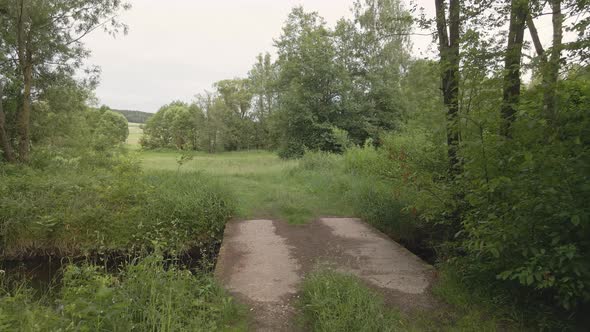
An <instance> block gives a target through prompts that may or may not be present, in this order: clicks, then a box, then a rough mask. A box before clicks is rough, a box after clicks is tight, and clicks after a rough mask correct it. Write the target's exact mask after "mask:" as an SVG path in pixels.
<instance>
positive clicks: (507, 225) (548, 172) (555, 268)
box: [464, 77, 590, 309]
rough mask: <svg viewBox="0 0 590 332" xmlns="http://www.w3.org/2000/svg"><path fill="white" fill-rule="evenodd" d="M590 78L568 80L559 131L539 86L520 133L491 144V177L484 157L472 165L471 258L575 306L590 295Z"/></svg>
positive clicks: (467, 220)
mask: <svg viewBox="0 0 590 332" xmlns="http://www.w3.org/2000/svg"><path fill="white" fill-rule="evenodd" d="M588 82H589V81H588V79H587V78H584V77H581V78H579V79H578V80H567V81H564V82H562V83H560V85H561V86H560V89H559V90H558V91H559V96H560V104H561V109H562V111H561V114H560V119H559V121H560V124H559V127H558V128H559V130H558V131H555V129H554V128H551V127H549V126H547V124H546V122H545V121H543V120H541V121H540V119H539V115H540V114H539V113H538V112H539V110H540V109H541V106H540V105H538V102H537V100H538V99H537V97H536V96H537V94H536V91H535V89H533V90H531V91H530V92H529V93H530V95H529V94H527V95H525V97H526V98H527V102H526V104H525V106H523V107H522V112H523V113H524V115H525V116H523V118H522V120H520V121H519V122H517V123H516V124H515V126H516V127H517V128H518V131H517V132H518V136H516V137H515V138H514V140H512V141H509V142H503V143H502V142H501V143H500V144H498V145H497V146H494V145H491V144H489V145H487V146H486V148H487V149H498V150H499V153H498V154H500V156H499V157H498V158H497V159H495V160H493V161H488V162H487V164H485V165H484V166H485V167H486V168H487V169H488V171H487V174H488V177H487V178H485V177H484V178H481V175H479V174H477V168H480V167H481V163H482V161H481V160H474V159H469V163H468V164H467V166H466V167H468V168H467V169H468V170H471V169H472V168H475V170H474V171H473V173H475V174H473V175H471V174H468V176H467V177H466V179H465V180H466V181H465V183H466V185H467V186H469V190H468V191H467V195H466V200H467V202H468V203H469V205H470V209H469V210H468V213H467V214H466V216H465V220H464V227H465V231H466V232H467V234H468V237H467V239H466V240H465V242H464V246H465V248H466V249H467V250H468V252H469V253H471V254H472V255H473V257H472V260H470V262H469V264H475V265H474V268H476V269H481V270H482V271H486V272H491V273H494V274H496V275H497V276H498V278H500V279H502V280H506V282H507V284H510V283H512V282H516V283H518V284H520V285H522V286H523V287H525V288H531V289H536V290H538V291H539V293H538V294H539V295H541V294H546V295H552V296H554V297H555V300H556V301H557V302H558V303H559V304H560V305H562V306H563V307H564V308H567V309H570V308H573V307H575V306H576V305H578V304H580V303H582V302H585V301H589V300H590V264H589V263H588V259H587V258H588V257H589V255H590V241H589V240H588V239H589V235H590V233H589V232H590V227H589V226H588V225H589V223H588V221H589V220H590V210H589V209H588V206H587V204H586V198H587V197H590V188H589V187H588V185H587V183H588V174H590V173H589V169H588V164H589V162H590V153H589V149H588V146H589V143H590V142H588V141H587V140H586V139H585V138H584V137H588V129H587V128H588V121H590V118H589V117H588V115H587V114H584V113H583V112H581V110H582V109H587V108H588V107H590V103H589V100H588V98H587V97H582V96H587V95H588V94H589V93H590V89H589V87H590V85H589V84H588ZM529 98H530V99H529ZM492 142H493V141H492ZM484 162H485V161H484ZM477 175H479V177H478V176H477ZM475 261H477V262H475ZM475 273H476V272H475Z"/></svg>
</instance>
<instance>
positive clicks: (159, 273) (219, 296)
mask: <svg viewBox="0 0 590 332" xmlns="http://www.w3.org/2000/svg"><path fill="white" fill-rule="evenodd" d="M1 290H2V292H3V296H2V297H0V330H2V331H162V332H165V331H223V330H242V329H244V325H243V322H244V321H243V318H244V316H243V312H242V310H241V309H240V307H239V306H238V305H237V304H236V303H234V301H233V300H232V298H231V297H229V296H228V295H227V294H226V293H225V291H223V289H222V288H221V287H219V286H218V285H217V284H216V283H215V282H214V281H213V279H212V278H211V277H210V276H209V275H204V274H196V275H195V274H193V273H192V272H190V271H189V270H184V269H182V268H178V267H177V266H175V265H170V264H167V262H166V261H165V260H164V259H163V258H162V256H159V255H151V256H148V257H146V258H144V259H140V260H136V261H133V262H130V263H129V264H128V265H127V266H126V267H125V268H124V269H123V270H122V271H121V272H120V273H119V274H109V273H107V272H105V271H104V268H103V267H97V266H94V265H69V266H67V267H66V268H65V271H64V277H63V286H62V287H61V290H59V291H56V293H55V294H49V295H50V298H52V299H53V300H52V301H49V300H48V299H49V297H46V298H44V299H36V297H35V296H34V294H33V292H32V291H31V290H30V289H28V288H26V287H22V286H21V287H16V288H15V287H1ZM52 303H56V305H52Z"/></svg>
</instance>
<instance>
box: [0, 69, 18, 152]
mask: <svg viewBox="0 0 590 332" xmlns="http://www.w3.org/2000/svg"><path fill="white" fill-rule="evenodd" d="M3 103H4V82H2V80H1V79H0V149H1V151H2V154H3V156H4V159H5V160H6V161H8V162H14V161H15V158H14V153H13V152H12V146H11V144H10V138H9V137H8V133H7V131H6V116H5V115H4V108H3Z"/></svg>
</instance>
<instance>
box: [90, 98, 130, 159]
mask: <svg viewBox="0 0 590 332" xmlns="http://www.w3.org/2000/svg"><path fill="white" fill-rule="evenodd" d="M96 112H97V114H96V115H97V116H91V117H90V118H91V121H92V122H94V123H91V125H92V126H93V127H94V130H93V132H94V138H93V141H94V147H95V148H96V149H97V150H99V151H104V150H107V149H109V148H112V147H114V146H117V145H120V144H123V143H125V141H126V140H127V137H128V136H129V123H128V122H127V119H126V118H125V117H124V116H123V115H122V114H120V113H116V112H113V111H112V110H110V109H109V108H108V107H106V106H103V107H101V108H100V109H99V110H98V111H96Z"/></svg>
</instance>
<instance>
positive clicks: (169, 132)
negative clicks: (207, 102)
mask: <svg viewBox="0 0 590 332" xmlns="http://www.w3.org/2000/svg"><path fill="white" fill-rule="evenodd" d="M204 123H205V115H204V114H203V111H202V110H201V109H200V108H199V107H198V106H197V105H194V104H193V105H187V104H185V103H182V102H173V103H171V104H169V105H166V106H163V107H161V108H160V110H159V111H158V112H157V113H156V114H155V115H154V116H153V117H151V118H150V119H149V120H148V121H147V123H146V125H145V127H144V135H143V137H142V138H141V139H140V144H141V145H142V147H144V148H147V149H155V148H176V149H179V150H185V149H187V150H199V149H201V148H203V145H204V139H205V133H204V129H203V125H204Z"/></svg>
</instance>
